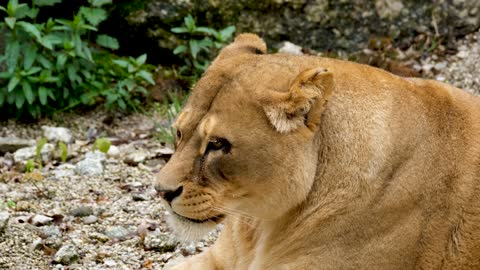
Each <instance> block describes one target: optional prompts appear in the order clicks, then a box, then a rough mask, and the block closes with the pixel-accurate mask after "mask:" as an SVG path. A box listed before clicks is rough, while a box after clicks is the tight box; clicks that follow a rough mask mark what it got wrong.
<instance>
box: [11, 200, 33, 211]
mask: <svg viewBox="0 0 480 270" xmlns="http://www.w3.org/2000/svg"><path fill="white" fill-rule="evenodd" d="M31 208H32V205H31V204H30V202H28V201H18V202H17V204H16V205H15V209H16V210H17V211H28V210H30V209H31Z"/></svg>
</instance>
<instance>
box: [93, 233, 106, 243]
mask: <svg viewBox="0 0 480 270" xmlns="http://www.w3.org/2000/svg"><path fill="white" fill-rule="evenodd" d="M89 237H90V239H93V240H97V241H99V242H102V243H105V242H107V241H108V240H109V239H110V238H108V236H106V235H105V234H103V233H97V232H94V233H92V234H90V236H89Z"/></svg>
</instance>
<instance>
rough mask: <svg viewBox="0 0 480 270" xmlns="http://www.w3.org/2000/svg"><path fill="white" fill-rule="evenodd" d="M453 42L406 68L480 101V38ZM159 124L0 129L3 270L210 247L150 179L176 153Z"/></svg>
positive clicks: (151, 265) (105, 117)
mask: <svg viewBox="0 0 480 270" xmlns="http://www.w3.org/2000/svg"><path fill="white" fill-rule="evenodd" d="M455 44H456V47H457V49H458V50H457V52H456V53H455V54H451V55H446V56H436V55H429V56H428V57H423V58H421V60H418V61H413V62H409V63H408V64H409V65H410V66H411V68H412V69H415V70H416V71H418V72H420V73H421V74H423V76H424V77H429V78H435V79H437V80H441V81H445V82H448V83H451V84H453V85H456V86H458V87H461V88H463V89H465V90H466V91H469V92H472V93H476V94H478V93H480V76H479V75H480V74H479V70H480V33H479V32H477V33H476V34H472V35H469V36H467V37H465V38H464V39H462V40H459V41H457V42H456V43H455ZM154 122H157V123H162V122H164V119H161V117H160V116H159V115H157V114H156V113H155V111H153V112H152V116H148V117H147V116H145V115H142V114H133V115H128V116H125V115H120V114H118V115H117V114H108V113H105V112H103V111H101V110H96V111H93V112H89V113H87V114H83V115H80V114H73V113H61V114H58V115H55V116H54V117H53V119H44V120H41V121H39V122H38V123H34V124H25V123H18V122H16V121H13V120H10V121H7V122H3V123H0V269H19V270H22V269H161V268H162V267H163V266H164V265H165V264H166V263H168V262H171V261H174V260H176V259H181V258H182V257H185V256H190V255H192V254H195V253H198V252H201V251H202V250H204V249H205V248H207V247H208V246H209V245H210V244H211V243H212V242H213V241H214V240H215V237H216V234H217V233H218V231H215V232H212V233H211V234H210V235H208V236H206V237H205V238H204V239H203V240H201V241H197V242H186V243H179V242H177V240H175V238H174V237H173V235H172V233H171V231H170V229H169V228H168V227H167V225H166V223H165V216H166V215H167V213H166V211H165V209H164V208H163V207H162V206H161V204H160V200H159V199H158V198H157V196H156V195H155V191H154V190H153V188H152V179H153V177H154V175H155V173H156V172H158V171H159V170H160V169H161V167H162V166H163V165H164V164H165V162H166V161H167V160H168V158H169V157H170V156H171V155H172V153H173V150H172V148H171V146H169V145H165V144H162V143H161V142H160V141H159V140H158V139H157V138H156V137H155V136H154V134H155V131H156V126H155V125H154V124H153V123H154ZM164 124H165V125H168V123H164ZM102 137H106V138H108V141H110V142H111V144H112V145H111V146H110V147H109V148H108V151H106V153H104V152H102V151H100V150H106V149H104V148H103V147H102V146H99V145H97V146H96V147H95V145H96V144H95V140H96V139H97V138H102ZM13 138H15V139H13ZM40 138H46V139H47V143H46V144H45V145H44V146H43V147H42V149H41V153H39V155H37V153H36V152H37V151H36V150H37V149H36V148H37V147H36V145H37V143H38V142H39V140H40ZM60 142H62V143H60ZM61 144H64V145H66V146H67V147H66V148H67V149H66V150H65V149H64V148H62V147H61V146H60V145H61ZM30 159H33V160H36V163H37V164H36V165H35V164H34V165H33V166H34V167H35V169H33V168H32V164H31V162H29V160H30ZM39 159H42V160H43V162H42V163H43V166H41V167H40V166H39V163H40V162H39ZM62 159H63V160H62ZM25 170H27V171H30V172H28V173H25ZM219 230H220V228H219Z"/></svg>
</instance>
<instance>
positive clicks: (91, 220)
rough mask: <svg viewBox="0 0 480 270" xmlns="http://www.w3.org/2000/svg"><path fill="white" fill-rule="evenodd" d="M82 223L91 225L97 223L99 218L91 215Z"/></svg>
mask: <svg viewBox="0 0 480 270" xmlns="http://www.w3.org/2000/svg"><path fill="white" fill-rule="evenodd" d="M82 221H83V224H86V225H90V224H94V223H97V221H98V218H97V217H96V216H94V215H90V216H86V217H84V218H83V219H82Z"/></svg>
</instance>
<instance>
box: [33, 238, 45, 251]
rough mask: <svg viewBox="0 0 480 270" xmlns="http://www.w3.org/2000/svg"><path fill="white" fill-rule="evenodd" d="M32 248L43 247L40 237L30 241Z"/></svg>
mask: <svg viewBox="0 0 480 270" xmlns="http://www.w3.org/2000/svg"><path fill="white" fill-rule="evenodd" d="M31 248H32V250H41V249H42V248H43V240H42V238H40V237H39V238H37V239H35V240H34V241H33V242H32V246H31Z"/></svg>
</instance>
